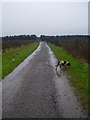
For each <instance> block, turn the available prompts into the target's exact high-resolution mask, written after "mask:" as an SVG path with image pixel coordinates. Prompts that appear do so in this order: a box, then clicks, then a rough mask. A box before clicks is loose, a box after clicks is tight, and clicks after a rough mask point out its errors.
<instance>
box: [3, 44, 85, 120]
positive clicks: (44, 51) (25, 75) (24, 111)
mask: <svg viewBox="0 0 90 120" xmlns="http://www.w3.org/2000/svg"><path fill="white" fill-rule="evenodd" d="M53 56H54V55H53V53H52V52H51V51H50V49H49V48H48V46H47V45H46V44H45V43H41V44H40V46H39V49H38V50H36V51H35V53H34V54H33V55H31V56H30V57H28V58H27V60H26V61H24V62H23V63H22V64H21V65H19V67H17V68H16V69H15V70H14V71H13V72H12V73H11V74H10V75H8V76H7V77H6V78H5V79H4V80H3V82H2V101H3V102H2V116H3V118H80V117H82V118H83V117H85V115H83V112H82V108H81V106H80V104H79V103H78V101H77V98H76V97H75V96H74V94H73V89H72V88H71V87H70V85H69V82H68V79H67V75H66V74H64V72H61V76H59V77H58V76H56V73H55V71H54V65H55V62H56V61H57V60H56V58H54V57H53ZM68 98H69V99H68Z"/></svg>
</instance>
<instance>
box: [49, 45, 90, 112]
mask: <svg viewBox="0 0 90 120" xmlns="http://www.w3.org/2000/svg"><path fill="white" fill-rule="evenodd" d="M48 45H49V46H50V48H51V49H52V51H53V52H54V54H55V55H56V57H57V58H58V60H67V61H69V62H70V63H71V67H67V68H66V71H67V73H68V74H69V75H70V76H71V78H70V81H71V83H72V85H73V86H74V87H75V88H76V93H77V94H78V97H79V99H80V100H81V103H82V105H83V107H84V109H85V110H86V113H88V64H87V63H85V62H83V61H82V60H78V59H76V58H75V57H73V56H72V55H70V54H69V53H68V52H67V51H65V50H64V49H63V48H60V47H57V46H55V45H53V44H50V43H48Z"/></svg>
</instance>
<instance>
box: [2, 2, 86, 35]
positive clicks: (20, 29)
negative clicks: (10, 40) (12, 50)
mask: <svg viewBox="0 0 90 120" xmlns="http://www.w3.org/2000/svg"><path fill="white" fill-rule="evenodd" d="M18 34H36V35H37V36H40V35H41V34H44V35H66V34H69V35H73V34H88V3H87V2H43V3H41V2H33V3H32V2H28V3H27V2H13V3H11V2H7V3H5V2H4V3H2V35H3V36H5V35H18Z"/></svg>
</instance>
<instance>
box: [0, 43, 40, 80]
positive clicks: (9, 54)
mask: <svg viewBox="0 0 90 120" xmlns="http://www.w3.org/2000/svg"><path fill="white" fill-rule="evenodd" d="M38 45H39V42H35V43H32V44H30V45H26V46H22V47H18V48H17V49H12V50H8V51H6V52H3V53H2V78H4V77H5V76H6V75H8V74H9V73H10V72H11V71H13V70H14V68H15V67H16V66H18V65H19V64H20V63H21V62H23V60H24V59H25V58H26V57H27V56H28V55H30V54H31V53H32V52H33V51H34V50H35V49H36V48H37V47H38ZM13 59H14V60H13Z"/></svg>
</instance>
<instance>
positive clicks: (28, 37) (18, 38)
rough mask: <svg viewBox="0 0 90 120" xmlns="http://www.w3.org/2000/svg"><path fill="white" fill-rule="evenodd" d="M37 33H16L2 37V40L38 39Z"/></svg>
mask: <svg viewBox="0 0 90 120" xmlns="http://www.w3.org/2000/svg"><path fill="white" fill-rule="evenodd" d="M37 39H38V37H37V36H36V35H14V36H5V37H2V40H37Z"/></svg>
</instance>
